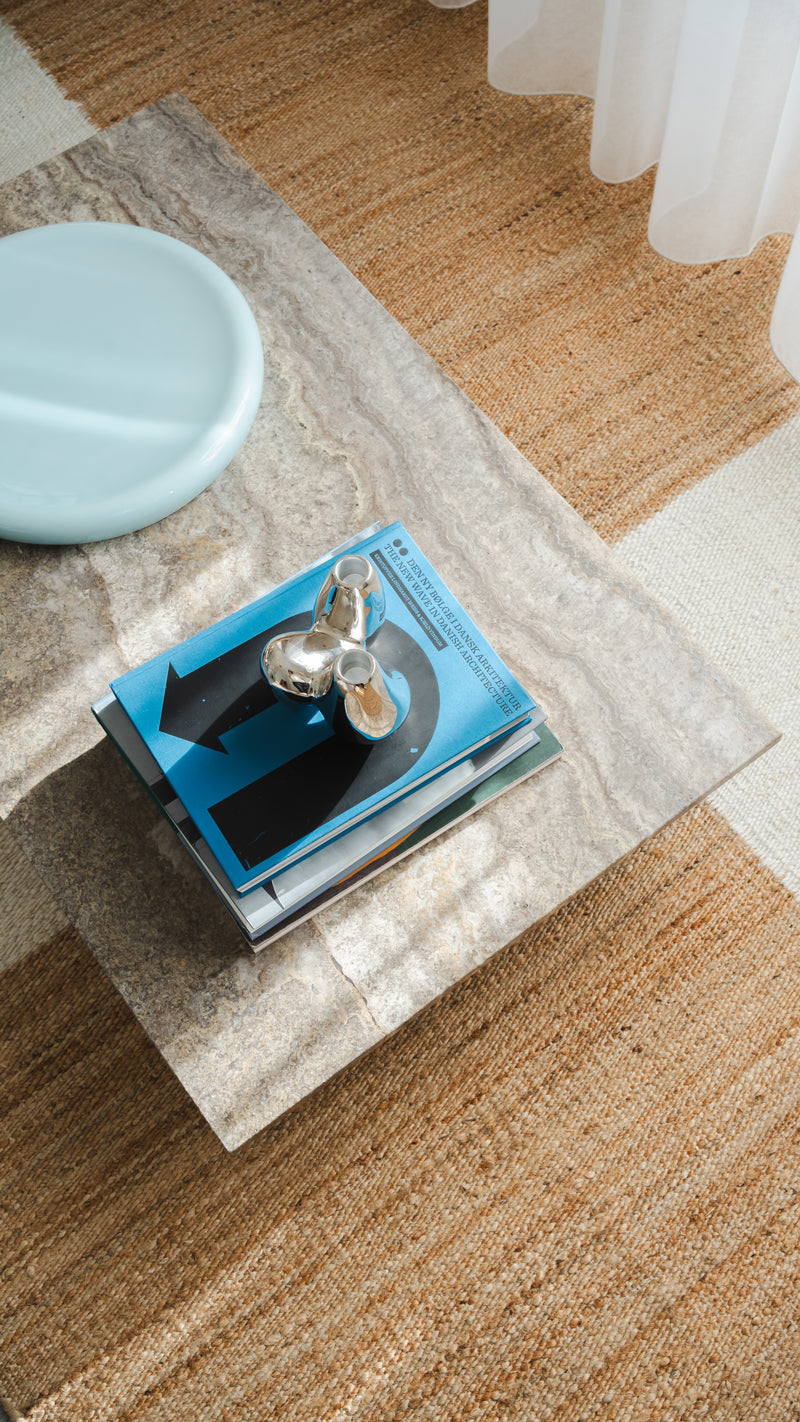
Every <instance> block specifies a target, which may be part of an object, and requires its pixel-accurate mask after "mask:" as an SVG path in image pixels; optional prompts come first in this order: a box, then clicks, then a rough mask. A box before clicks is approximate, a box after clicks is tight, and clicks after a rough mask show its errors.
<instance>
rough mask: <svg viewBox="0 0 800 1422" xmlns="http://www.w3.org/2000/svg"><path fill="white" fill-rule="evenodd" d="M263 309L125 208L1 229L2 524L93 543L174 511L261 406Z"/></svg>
mask: <svg viewBox="0 0 800 1422" xmlns="http://www.w3.org/2000/svg"><path fill="white" fill-rule="evenodd" d="M263 371H264V356H263V350H262V346H261V338H260V336H259V333H258V327H257V326H256V322H255V319H254V317H253V313H252V312H251V310H250V307H249V306H248V305H247V302H246V301H245V299H244V297H243V296H242V293H241V292H240V291H239V289H238V287H237V286H236V285H235V283H234V282H233V281H231V279H230V277H229V276H227V275H226V273H225V272H223V271H222V270H221V268H220V267H218V266H216V264H215V263H214V262H212V261H210V260H209V258H208V257H205V256H203V255H202V254H201V253H200V252H196V251H195V250H194V248H193V247H189V246H187V244H186V243H185V242H179V241H177V240H176V239H175V238H174V237H167V236H165V235H164V234H163V233H160V232H152V231H150V230H149V229H148V228H145V227H133V226H129V225H128V224H126V223H112V222H68V223H56V224H54V225H52V226H49V227H35V228H32V229H30V230H29V231H27V232H18V233H13V234H12V235H11V236H9V237H3V238H0V537H2V538H6V539H14V540H17V541H19V542H24V543H88V542H94V541H95V540H97V539H101V538H113V537H115V536H116V535H118V534H122V533H131V532H133V531H134V530H135V529H138V528H143V527H144V526H145V525H147V524H150V523H154V522H155V521H156V520H157V519H160V518H164V517H165V516H166V515H167V514H169V513H172V512H173V511H174V510H175V509H178V508H180V507H181V506H182V505H183V504H185V503H187V502H188V501H189V499H192V498H194V496H195V495H196V494H198V493H200V491H201V490H202V489H205V488H206V487H207V486H208V485H209V484H210V483H211V482H212V480H214V479H215V478H216V476H217V475H218V474H219V473H220V472H221V471H222V470H223V469H224V468H225V466H226V465H227V464H228V463H229V462H230V460H231V459H232V458H233V456H234V454H235V453H236V451H237V449H238V448H239V447H240V445H241V444H242V442H243V440H244V439H245V437H246V435H247V433H248V431H249V430H250V427H251V425H252V423H253V420H254V419H255V415H256V411H257V409H258V403H259V399H260V396H261V384H262V380H263Z"/></svg>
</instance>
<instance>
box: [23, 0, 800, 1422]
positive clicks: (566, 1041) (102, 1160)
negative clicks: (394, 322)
mask: <svg viewBox="0 0 800 1422" xmlns="http://www.w3.org/2000/svg"><path fill="white" fill-rule="evenodd" d="M4 13H5V17H6V18H5V23H3V24H2V26H0V177H5V178H13V177H14V175H15V174H16V173H19V172H21V171H23V170H24V169H25V168H26V167H27V166H29V165H31V164H34V163H38V162H40V161H42V160H44V159H46V158H47V157H48V156H49V155H50V154H52V153H55V152H57V151H59V150H61V149H63V148H65V147H68V146H69V145H70V144H72V143H74V142H76V141H77V140H79V139H80V138H82V137H84V136H85V135H86V134H87V133H90V132H92V131H93V130H94V129H100V128H103V127H104V126H106V125H107V124H109V123H111V122H113V121H114V120H116V119H117V118H120V117H123V116H124V115H126V114H128V113H131V112H133V111H135V110H136V109H138V108H140V107H142V106H143V105H145V104H147V103H150V102H152V101H153V100H155V99H157V98H160V97H162V96H163V95H165V94H167V93H169V92H172V91H175V90H182V91H183V92H185V93H186V94H187V95H188V97H189V98H190V99H191V100H192V101H193V102H194V103H195V104H196V105H197V106H198V107H199V108H200V110H201V111H202V112H203V113H204V114H205V115H206V117H207V118H209V119H210V120H211V121H212V122H213V123H214V124H215V125H216V126H217V127H218V128H219V129H220V130H221V131H222V132H223V134H224V135H225V137H226V138H228V139H229V140H230V141H231V142H232V143H234V144H235V146H236V147H237V148H238V149H239V151H240V152H241V153H242V154H243V155H244V156H245V157H246V158H248V159H249V161H250V162H252V163H253V164H254V166H255V167H256V168H257V169H258V170H259V172H261V173H262V175H263V176H264V177H265V178H266V179H267V180H268V181H269V182H271V183H272V184H273V186H274V187H276V188H277V189H278V191H279V192H281V194H282V195H283V196H284V197H285V198H286V199H287V200H288V201H289V202H290V203H291V204H292V205H293V206H294V207H295V208H296V210H297V211H299V213H300V215H301V216H302V217H303V218H305V219H306V221H308V222H309V223H310V225H311V226H312V227H313V228H314V229H315V231H317V232H318V233H319V235H320V236H321V237H323V239H324V240H325V241H327V242H328V243H329V245H330V246H331V247H332V248H333V249H334V250H335V251H336V252H337V254H338V255H339V256H341V257H342V258H343V260H344V261H345V262H347V264H348V265H349V266H350V267H351V268H352V269H353V270H354V271H355V272H356V273H357V274H358V275H359V276H360V277H361V279H362V280H363V281H364V282H365V283H366V284H367V285H368V286H369V287H370V289H371V290H372V291H373V292H374V293H375V295H376V296H378V297H379V299H380V300H381V301H382V302H383V303H384V305H386V306H387V307H388V308H389V310H391V311H392V312H393V314H394V315H395V316H397V317H398V319H399V320H400V321H402V322H403V324H404V325H405V326H407V327H408V329H409V330H411V332H412V333H413V334H414V335H415V336H416V338H417V339H418V340H419V341H420V342H421V343H422V344H423V345H424V346H425V347H426V348H427V349H428V350H429V351H431V353H432V354H433V355H434V356H435V358H436V359H437V360H438V361H439V362H440V364H442V365H443V366H444V368H445V369H446V370H447V371H448V372H449V373H450V374H451V375H452V376H453V377H454V378H455V379H456V380H457V381H458V382H459V383H460V384H461V385H462V386H464V388H465V389H466V390H467V391H468V393H469V394H470V395H471V396H472V397H473V398H474V399H475V400H476V401H477V402H478V403H479V404H480V405H481V406H482V407H483V408H484V409H485V410H486V411H487V413H488V414H489V415H490V416H491V417H492V418H493V419H494V420H495V421H496V422H497V423H498V424H499V425H500V426H501V428H503V429H504V430H505V431H506V433H508V434H509V436H510V437H511V438H512V439H513V440H514V441H515V442H516V443H517V444H518V446H519V447H520V448H521V449H522V450H523V451H524V452H525V454H526V455H527V456H528V457H529V458H530V459H531V460H532V461H533V462H534V463H536V464H537V465H538V466H539V467H540V468H541V469H542V471H543V472H544V473H545V474H546V475H547V477H548V478H549V479H551V481H552V482H553V483H554V484H555V485H556V486H557V487H558V488H559V489H560V490H561V491H562V492H563V493H564V494H565V496H566V497H567V498H568V499H570V501H571V502H572V503H573V504H574V505H575V506H576V507H577V508H578V509H579V511H580V512H581V513H582V514H583V516H584V517H585V518H586V519H587V520H588V521H589V522H591V523H592V524H593V526H594V527H595V528H597V529H598V530H599V531H600V532H601V534H602V535H603V536H604V537H606V538H607V539H609V540H612V541H614V542H615V543H616V544H617V546H618V549H619V551H620V552H621V554H622V555H623V557H625V558H626V559H627V560H628V562H629V563H630V564H631V566H632V567H633V568H634V569H635V570H636V571H637V572H638V573H639V574H640V576H641V577H642V579H643V580H644V581H645V582H646V583H647V584H648V585H649V586H650V588H651V589H652V590H653V591H655V592H656V593H657V594H658V595H659V596H661V597H662V598H663V599H664V600H665V601H667V602H669V603H670V604H671V605H672V606H673V607H674V609H675V610H676V611H677V612H678V614H679V616H680V617H681V618H682V620H683V621H684V622H685V623H686V624H687V625H688V626H689V627H690V628H691V629H692V630H693V631H694V632H695V633H696V635H697V637H698V638H699V639H700V640H701V641H702V642H703V644H704V645H705V646H706V647H707V648H708V649H709V650H710V651H712V652H713V653H714V654H715V656H716V657H717V659H718V660H719V661H720V662H723V663H725V664H726V665H727V666H728V667H729V669H730V670H731V671H732V672H733V673H734V675H735V676H736V677H737V678H738V679H739V680H740V681H741V682H742V683H743V684H744V685H745V686H747V687H748V688H749V690H750V691H751V692H752V694H753V696H754V697H755V698H756V700H757V701H759V702H760V703H761V704H762V705H763V707H764V709H765V710H767V711H768V712H769V714H770V715H771V716H772V718H773V719H774V720H775V721H776V722H777V724H778V725H779V726H781V728H782V729H783V731H784V739H783V741H782V743H781V745H780V746H779V747H778V748H777V750H774V751H772V752H770V753H769V755H768V756H765V757H764V758H763V759H762V760H761V761H759V762H758V763H756V764H755V765H754V766H753V767H752V768H750V769H749V770H747V771H746V772H743V773H742V774H741V775H740V776H738V777H737V778H736V779H735V780H734V781H733V782H731V783H730V784H729V785H728V786H726V787H724V789H723V790H722V791H720V792H719V793H718V794H717V795H716V796H715V797H714V800H713V802H712V803H708V804H706V805H703V806H700V807H699V808H697V809H696V810H695V811H693V812H692V813H690V814H688V815H686V816H685V817H683V818H682V819H681V820H680V821H678V822H677V823H675V824H674V825H672V826H670V827H669V828H668V829H666V830H665V831H663V832H662V833H661V834H660V835H659V836H657V837H656V838H655V839H654V840H653V841H652V842H650V843H649V844H647V845H645V846H644V847H643V848H642V849H641V850H639V851H638V852H637V853H636V854H634V855H633V856H631V857H630V858H629V859H627V860H626V861H624V862H623V863H622V864H620V865H618V866H617V867H616V868H615V869H614V870H612V871H611V872H609V873H608V874H607V875H606V876H605V877H604V878H603V879H601V880H600V881H599V882H598V883H596V884H594V885H593V886H592V887H591V888H590V889H588V890H586V891H584V893H582V894H581V895H579V896H578V897H577V898H576V899H575V900H574V901H572V902H571V903H570V904H568V905H567V906H565V907H564V908H563V909H562V910H560V911H559V912H558V913H556V914H555V915H553V916H552V918H551V919H550V920H548V921H547V922H545V923H544V924H542V925H540V926H539V927H538V928H537V929H535V930H533V931H531V932H530V933H529V934H527V935H525V936H524V937H523V938H522V939H520V940H519V941H518V942H516V943H515V944H513V945H510V946H509V948H508V949H506V950H505V951H504V952H503V953H501V954H500V955H499V956H498V957H497V958H496V959H495V960H494V962H493V963H492V964H491V965H490V966H489V968H488V969H486V970H485V971H483V972H482V973H481V974H480V975H478V976H477V977H474V978H472V979H471V980H470V981H469V982H468V983H467V984H465V985H463V986H462V987H461V988H459V989H457V990H456V991H454V992H452V993H451V994H449V995H448V997H447V999H446V1000H444V1001H443V1002H441V1003H439V1004H437V1005H435V1006H434V1007H433V1008H432V1009H431V1010H430V1011H429V1012H428V1013H426V1014H425V1015H424V1016H423V1017H422V1018H421V1019H420V1020H419V1021H417V1022H415V1023H413V1024H412V1025H411V1026H410V1027H408V1028H406V1029H405V1030H403V1031H402V1032H400V1033H399V1034H398V1036H397V1037H395V1038H394V1039H393V1040H392V1041H391V1042H389V1043H386V1044H384V1045H383V1046H382V1047H381V1048H379V1049H378V1050H377V1051H376V1052H375V1053H373V1054H372V1055H371V1056H370V1057H369V1058H367V1059H366V1060H365V1061H363V1062H361V1063H358V1064H356V1065H355V1066H354V1067H352V1068H351V1069H350V1070H348V1071H347V1072H346V1073H345V1074H344V1075H343V1076H342V1077H341V1078H340V1079H339V1080H337V1081H336V1082H334V1083H331V1084H329V1085H328V1086H327V1087H325V1088H324V1089H323V1090H321V1091H320V1092H318V1093H317V1094H316V1095H315V1096H314V1097H313V1098H312V1099H311V1100H309V1101H307V1102H306V1103H304V1104H303V1105H301V1106H300V1107H298V1108H297V1109H296V1110H294V1111H293V1112H291V1113H290V1114H289V1115H288V1116H287V1117H285V1118H284V1119H283V1120H282V1121H280V1122H279V1123H278V1124H277V1125H276V1126H275V1127H274V1128H272V1129H270V1130H268V1131H266V1132H264V1133H263V1134H262V1135H261V1136H260V1137H257V1138H256V1139H255V1140H253V1141H251V1142H249V1143H248V1144H247V1145H246V1146H245V1147H243V1148H242V1149H241V1150H240V1151H238V1152H236V1153H235V1154H234V1155H233V1156H228V1155H227V1154H226V1153H225V1152H224V1151H223V1149H222V1147H221V1146H220V1145H219V1144H218V1142H216V1140H215V1139H214V1138H213V1137H212V1134H211V1132H210V1131H209V1130H208V1129H207V1128H206V1126H205V1125H204V1123H203V1122H202V1119H201V1118H200V1116H199V1115H198V1113H197V1112H196V1110H195V1109H194V1107H193V1106H192V1105H191V1103H190V1102H189V1101H188V1100H187V1098H186V1097H185V1095H184V1093H183V1091H182V1089H181V1088H180V1086H179V1085H178V1083H177V1081H176V1080H175V1078H174V1077H173V1076H172V1075H171V1073H170V1072H169V1071H168V1069H167V1068H166V1067H165V1066H164V1064H163V1063H162V1061H161V1059H160V1057H159V1056H158V1054H157V1053H156V1052H155V1051H154V1049H153V1048H152V1047H151V1046H150V1045H149V1043H148V1042H147V1040H146V1039H145V1038H144V1035H143V1033H142V1032H141V1030H140V1029H139V1027H138V1025H137V1024H136V1022H135V1021H134V1020H133V1018H132V1017H131V1016H130V1014H129V1013H128V1011H127V1010H126V1009H125V1008H124V1006H123V1005H122V1003H121V1000H120V999H119V998H118V997H117V995H116V994H115V992H114V991H113V989H112V988H111V987H110V986H109V984H108V983H107V981H106V980H105V979H104V977H103V976H102V974H101V973H100V971H99V969H98V968H97V966H96V965H95V962H94V959H93V958H92V956H91V955H90V954H89V952H88V950H87V949H86V947H85V945H84V944H83V943H82V942H81V940H80V938H79V937H78V936H77V935H76V934H75V933H74V932H73V930H72V929H71V928H70V927H69V925H68V924H67V923H66V921H65V920H64V918H63V916H62V915H61V914H60V912H59V910H58V908H57V907H56V905H55V904H53V902H52V900H50V898H49V896H48V895H47V893H46V891H45V889H44V887H43V886H42V884H41V883H40V881H38V879H37V878H36V876H35V875H34V874H33V873H32V871H31V870H30V868H29V867H28V866H27V865H26V864H25V862H24V861H23V860H22V858H21V856H20V854H19V852H18V851H17V849H16V848H15V846H14V844H13V842H12V841H11V840H10V838H9V836H8V835H7V833H6V832H4V831H2V827H0V945H1V946H0V969H2V971H0V1022H1V1023H2V1052H3V1058H2V1071H0V1094H2V1106H1V1107H0V1128H1V1129H2V1137H3V1147H4V1148H3V1152H2V1193H1V1194H0V1268H2V1271H3V1273H2V1278H3V1287H2V1291H1V1292H0V1338H1V1339H2V1341H1V1342H0V1396H2V1399H3V1401H4V1402H5V1406H6V1410H7V1412H8V1414H9V1416H10V1417H12V1418H13V1419H16V1418H19V1417H23V1418H26V1419H31V1422H33V1419H35V1422H44V1419H53V1422H65V1420H67V1422H72V1419H75V1422H94V1420H95V1419H108V1422H122V1419H126V1422H133V1419H136V1422H143V1419H147V1420H148V1422H162V1420H163V1422H175V1419H178V1422H182V1419H184V1418H185V1419H195V1418H203V1419H224V1422H248V1419H254V1422H255V1419H267V1418H281V1419H283V1418H286V1419H292V1420H294V1419H303V1420H304V1419H309V1422H323V1419H325V1422H334V1419H335V1422H345V1419H350V1418H355V1419H376V1422H386V1420H387V1419H399V1418H407V1417H414V1418H420V1419H422V1418H425V1419H433V1422H441V1419H453V1422H461V1419H467V1418H470V1419H472V1418H474V1419H477V1418H481V1419H505V1418H511V1417H513V1418H519V1419H530V1422H540V1419H551V1418H552V1419H561V1422H579V1419H589V1418H592V1419H594V1418H598V1419H633V1422H639V1419H642V1422H644V1419H652V1422H662V1419H679V1418H695V1417H698V1418H699V1417H703V1418H711V1419H714V1422H721V1420H722V1419H726V1422H727V1419H730V1422H741V1419H759V1420H760V1419H776V1422H777V1419H781V1422H789V1419H798V1418H800V1349H799V1348H798V1322H799V1321H800V1314H799V1313H798V1309H799V1308H800V1298H799V1296H798V1282H797V1281H798V1277H800V1253H799V1252H798V1246H799V1245H800V1210H799V1209H798V1189H799V1188H800V1131H799V1130H798V1125H799V1124H800V1121H799V1117H800V1111H799V1109H798V1108H799V1106H800V1071H799V1070H798V1067H799V1066H800V1062H799V1061H798V1058H799V1057H800V1034H799V1033H798V1021H799V1019H800V962H799V954H798V950H799V949H800V913H799V912H798V902H797V896H798V894H800V850H799V849H798V844H800V834H798V830H799V829H800V809H799V806H800V774H799V773H798V734H799V733H800V728H799V727H798V710H797V707H798V679H799V675H800V674H799V673H798V665H800V662H799V661H798V630H797V629H798V625H800V624H799V621H798V612H799V611H800V607H799V605H798V604H800V575H799V574H798V569H797V557H796V552H795V550H796V547H797V543H798V539H797V530H798V526H800V494H798V487H799V486H800V478H799V476H798V465H799V464H800V388H798V386H797V385H796V384H795V383H794V382H793V381H792V380H791V379H790V378H789V377H788V376H787V375H786V373H785V371H784V370H783V369H782V368H781V367H780V365H779V364H778V362H777V361H776V360H775V358H774V356H773V355H772V352H771V350H770V347H769V342H768V334H767V332H768V324H769V313H770V310H771V307H772V303H773V300H774V294H775V290H776V288H777V284H778V280H779V277H780V272H781V269H782V264H783V260H784V258H785V253H786V250H787V247H788V239H784V238H781V237H775V238H770V239H769V240H768V241H765V242H762V243H761V244H760V245H759V247H758V249H757V250H756V251H755V252H754V253H753V254H751V256H749V257H748V258H746V259H744V260H742V261H741V262H737V263H731V262H728V263H720V264H717V265H712V266H708V267H703V268H699V267H678V266H675V265H671V264H669V263H667V262H665V261H664V260H662V259H661V258H660V257H657V256H656V255H655V254H654V253H653V252H652V251H651V250H650V249H649V247H648V246H647V241H646V217H647V209H648V206H649V194H650V190H651V186H652V175H645V176H644V177H643V178H641V179H637V180H636V181H635V182H633V183H630V184H626V185H623V186H621V187H617V188H609V187H604V186H603V185H602V184H600V183H598V182H597V181H596V180H594V179H593V178H592V177H591V176H590V174H589V171H588V149H589V130H590V121H591V111H590V107H589V105H588V102H587V101H585V100H582V99H575V98H546V99H530V98H519V97H512V96H509V95H504V94H499V93H497V92H495V91H493V90H491V89H490V88H489V87H488V85H487V84H486V80H485V24H486V15H485V8H484V7H483V6H482V5H478V6H475V7H472V8H470V9H468V10H465V11H459V10H453V11H442V10H436V9H434V8H433V7H430V6H427V5H424V4H422V3H417V0H393V3H392V4H379V3H377V0H362V3H360V4H359V5H357V6H353V5H351V4H349V3H347V0H295V3H293V4H292V5H291V6H289V5H286V4H280V3H277V0H276V3H271V4H267V5H258V4H255V3H238V4H234V3H232V0H214V3H213V4H212V3H210V0H174V3H170V4H168V5H163V6H158V7H149V6H147V5H145V4H144V3H142V0H115V3H114V4H113V5H112V6H110V7H109V6H108V5H107V3H105V4H100V3H99V0H82V3H81V4H80V5H75V6H73V5H64V4H60V3H58V0H12V3H11V4H8V5H6V7H5V12H4ZM1 218H2V204H1V203H0V219H1ZM532 536H534V533H533V532H532Z"/></svg>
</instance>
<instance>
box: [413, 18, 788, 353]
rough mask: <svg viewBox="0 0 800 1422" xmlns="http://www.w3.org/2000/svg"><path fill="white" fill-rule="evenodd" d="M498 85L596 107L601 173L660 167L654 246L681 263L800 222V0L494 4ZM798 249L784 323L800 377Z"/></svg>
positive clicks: (782, 304)
mask: <svg viewBox="0 0 800 1422" xmlns="http://www.w3.org/2000/svg"><path fill="white" fill-rule="evenodd" d="M433 3H434V4H440V5H441V4H442V0H433ZM450 3H451V4H452V0H450ZM488 76H489V81H490V83H491V84H492V85H494V87H495V88H498V89H503V90H506V91H508V92H510V93H517V94H523V93H524V94H556V93H558V94H585V95H587V96H588V97H590V98H593V99H594V105H595V107H594V120H593V127H592V144H591V153H590V155H589V162H590V165H591V169H592V172H593V173H594V174H595V176H596V177H598V178H600V179H601V180H602V181H604V182H609V183H618V182H624V181H626V180H628V179H630V178H633V177H635V176H636V175H637V174H639V173H641V172H643V171H644V170H645V169H646V168H649V167H652V166H653V165H654V164H657V165H658V171H657V176H656V182H655V187H654V192H653V200H652V206H651V211H650V221H649V228H648V236H649V239H650V241H651V243H652V245H653V247H654V248H655V249H656V251H658V252H660V253H661V254H662V255H663V256H665V257H668V258H670V259H671V260H673V261H677V262H687V263H693V262H709V261H719V260H720V259H721V258H726V257H741V256H744V255H745V254H746V253H747V252H749V251H751V250H752V248H753V247H754V246H755V244H756V243H757V242H758V241H759V240H760V239H761V238H762V237H764V236H766V235H767V234H769V233H772V232H788V233H796V232H797V229H798V226H800V0H489V37H488ZM799 243H800V239H796V240H795V242H793V244H792V249H791V253H790V257H789V260H788V262H787V265H786V268H785V272H784V277H783V280H782V282H781V286H780V289H779V292H778V297H777V300H776V304H775V309H774V313H773V321H772V327H771V337H772V342H773V347H774V349H775V352H776V354H777V355H778V357H779V359H780V360H781V361H783V363H784V365H786V367H787V368H788V370H789V371H790V372H791V374H792V375H793V376H794V378H795V379H800V249H799V245H798V244H799Z"/></svg>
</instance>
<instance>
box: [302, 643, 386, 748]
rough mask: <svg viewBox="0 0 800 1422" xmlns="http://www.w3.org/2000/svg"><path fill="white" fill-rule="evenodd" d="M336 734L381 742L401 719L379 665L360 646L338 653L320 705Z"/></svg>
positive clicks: (358, 741)
mask: <svg viewBox="0 0 800 1422" xmlns="http://www.w3.org/2000/svg"><path fill="white" fill-rule="evenodd" d="M321 710H322V714H323V715H324V716H325V718H326V720H327V721H328V722H329V723H330V725H331V727H332V728H333V730H334V731H336V733H337V735H340V736H344V737H345V739H346V740H349V741H356V742H357V743H359V744H361V745H364V744H368V743H369V742H371V741H382V740H383V739H384V737H385V736H388V735H390V734H391V732H392V731H393V730H394V728H395V726H396V725H398V724H399V722H400V721H401V720H403V719H404V716H403V711H402V708H401V704H400V702H399V700H396V699H395V698H394V697H393V696H392V694H391V691H390V689H389V687H387V685H386V682H385V680H384V677H383V672H382V671H381V668H380V666H379V665H378V663H377V661H376V660H375V658H374V657H373V655H372V653H371V652H368V651H367V650H366V648H364V647H353V648H348V650H347V651H346V652H340V653H339V655H338V657H337V658H336V661H335V662H334V664H333V684H332V686H331V689H330V691H329V692H328V695H327V696H326V697H325V699H324V700H323V702H322V705H321Z"/></svg>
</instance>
